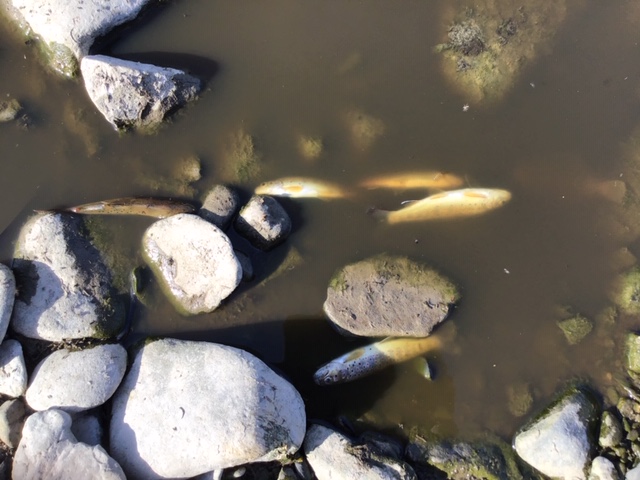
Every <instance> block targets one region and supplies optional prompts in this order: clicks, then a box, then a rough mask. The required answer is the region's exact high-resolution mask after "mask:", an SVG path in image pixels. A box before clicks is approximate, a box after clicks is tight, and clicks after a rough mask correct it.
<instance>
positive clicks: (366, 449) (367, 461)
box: [304, 425, 417, 480]
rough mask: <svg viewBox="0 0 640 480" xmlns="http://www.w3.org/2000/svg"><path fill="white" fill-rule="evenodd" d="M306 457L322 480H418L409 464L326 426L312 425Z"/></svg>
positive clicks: (305, 442) (308, 436)
mask: <svg viewBox="0 0 640 480" xmlns="http://www.w3.org/2000/svg"><path fill="white" fill-rule="evenodd" d="M304 453H305V456H306V458H307V461H308V462H309V464H310V465H311V468H312V469H313V472H314V473H315V475H316V477H317V478H318V480H330V479H333V478H360V479H367V480H374V479H380V480H389V479H417V477H416V474H415V472H414V471H413V469H412V468H411V467H410V466H409V465H408V464H406V463H405V462H402V461H399V460H395V459H393V458H392V457H389V456H386V455H384V454H382V453H381V452H379V451H378V450H377V449H375V448H373V447H371V446H369V445H367V444H363V445H358V444H355V443H354V442H352V441H351V440H350V439H349V438H347V437H346V436H344V435H342V434H341V433H338V432H336V431H335V430H332V429H330V428H327V427H324V426H322V425H312V426H311V427H309V430H308V431H307V435H306V437H305V439H304Z"/></svg>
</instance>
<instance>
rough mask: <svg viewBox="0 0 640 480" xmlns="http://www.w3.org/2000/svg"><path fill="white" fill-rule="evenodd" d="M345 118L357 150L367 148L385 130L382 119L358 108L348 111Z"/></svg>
mask: <svg viewBox="0 0 640 480" xmlns="http://www.w3.org/2000/svg"><path fill="white" fill-rule="evenodd" d="M345 118H346V122H347V128H348V129H349V132H350V133H351V139H352V141H353V144H354V145H355V147H356V148H357V149H358V150H367V149H368V148H369V147H371V145H373V142H375V140H376V139H377V138H378V137H379V136H381V135H382V134H383V133H384V131H385V124H384V122H383V121H382V120H380V119H379V118H376V117H374V116H372V115H369V114H366V113H364V112H361V111H359V110H352V111H350V112H348V113H347V114H346V116H345Z"/></svg>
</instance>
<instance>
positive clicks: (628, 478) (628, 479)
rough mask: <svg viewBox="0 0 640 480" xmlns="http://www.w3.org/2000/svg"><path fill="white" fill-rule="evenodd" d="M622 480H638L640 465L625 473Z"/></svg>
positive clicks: (639, 479) (639, 477)
mask: <svg viewBox="0 0 640 480" xmlns="http://www.w3.org/2000/svg"><path fill="white" fill-rule="evenodd" d="M624 480H640V465H638V466H637V467H634V468H632V469H631V470H629V471H627V474H626V475H625V476H624Z"/></svg>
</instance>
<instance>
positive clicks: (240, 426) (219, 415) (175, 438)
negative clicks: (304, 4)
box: [110, 339, 306, 479]
mask: <svg viewBox="0 0 640 480" xmlns="http://www.w3.org/2000/svg"><path fill="white" fill-rule="evenodd" d="M305 426H306V417H305V411H304V404H303V402H302V399H301V397H300V394H299V393H298V392H297V391H296V390H295V388H293V386H291V384H289V383H288V382H287V381H285V380H284V379H282V378H281V377H280V376H278V375H277V374H275V373H274V372H273V371H272V370H271V369H269V367H267V366H266V365H265V364H264V363H263V362H262V361H260V360H258V359H257V358H256V357H254V356H253V355H251V354H249V353H247V352H244V351H242V350H239V349H236V348H232V347H227V346H223V345H217V344H213V343H206V342H193V341H181V340H174V339H163V340H156V341H147V343H146V344H145V345H144V346H142V347H141V348H140V350H139V351H138V353H137V354H136V355H135V358H134V360H133V364H132V366H131V370H130V372H129V373H128V374H127V376H126V378H125V380H124V381H123V383H122V385H121V387H120V389H118V392H117V393H116V395H115V397H114V400H113V409H112V418H111V428H110V441H111V454H112V455H113V456H114V458H115V459H116V460H118V461H119V462H120V464H121V465H122V467H123V468H124V470H125V472H126V473H127V475H128V476H130V477H131V478H144V479H156V478H186V477H193V476H195V475H199V474H202V473H205V472H209V471H212V470H217V469H222V468H229V467H233V466H236V465H241V464H245V463H249V462H260V461H282V460H285V459H286V458H288V457H289V456H290V455H292V454H293V453H294V452H296V451H297V450H298V448H299V447H300V445H301V444H302V440H303V437H304V433H305ZM185 459H188V461H185Z"/></svg>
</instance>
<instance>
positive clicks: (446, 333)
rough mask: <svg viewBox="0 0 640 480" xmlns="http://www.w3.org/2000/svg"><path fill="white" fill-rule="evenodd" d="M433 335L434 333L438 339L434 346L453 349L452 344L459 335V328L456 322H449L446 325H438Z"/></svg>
mask: <svg viewBox="0 0 640 480" xmlns="http://www.w3.org/2000/svg"><path fill="white" fill-rule="evenodd" d="M432 335H434V338H436V339H437V340H438V342H437V344H436V345H434V348H437V349H442V348H447V349H451V344H452V343H453V342H454V341H455V339H456V337H457V335H458V329H457V328H456V325H455V324H454V323H452V322H447V323H446V324H445V325H442V326H440V327H438V328H437V329H436V331H435V332H433V333H432Z"/></svg>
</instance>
